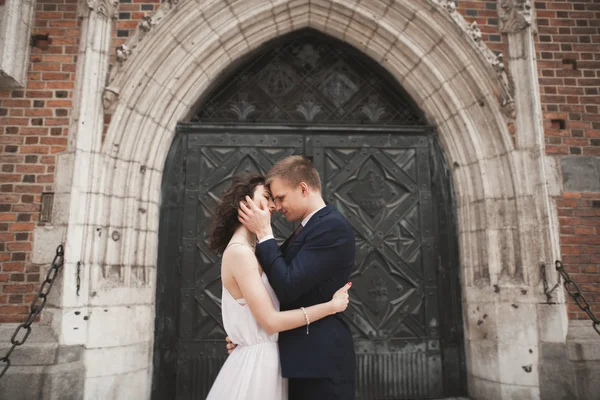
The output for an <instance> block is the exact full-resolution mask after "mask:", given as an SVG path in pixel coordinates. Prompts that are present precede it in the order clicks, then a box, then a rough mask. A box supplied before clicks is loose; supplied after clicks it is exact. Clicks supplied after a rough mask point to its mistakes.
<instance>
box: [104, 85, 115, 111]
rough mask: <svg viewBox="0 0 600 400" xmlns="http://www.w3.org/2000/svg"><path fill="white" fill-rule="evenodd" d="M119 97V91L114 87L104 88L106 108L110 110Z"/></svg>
mask: <svg viewBox="0 0 600 400" xmlns="http://www.w3.org/2000/svg"><path fill="white" fill-rule="evenodd" d="M118 98H119V91H118V90H117V89H115V88H112V87H107V88H105V89H104V93H103V95H102V104H103V105H104V109H105V110H108V109H110V108H111V107H112V105H113V104H115V101H117V99H118Z"/></svg>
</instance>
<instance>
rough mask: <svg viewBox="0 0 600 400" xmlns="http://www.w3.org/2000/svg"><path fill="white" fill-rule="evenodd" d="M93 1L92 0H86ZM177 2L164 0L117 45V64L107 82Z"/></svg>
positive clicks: (110, 80) (176, 0) (175, 0)
mask: <svg viewBox="0 0 600 400" xmlns="http://www.w3.org/2000/svg"><path fill="white" fill-rule="evenodd" d="M88 1H93V0H88ZM177 3H179V0H169V1H164V2H163V3H162V4H161V6H160V7H159V8H158V10H156V12H155V13H154V14H146V15H145V16H144V17H143V19H142V20H141V21H140V23H139V24H138V26H137V28H136V30H135V32H134V34H133V35H132V36H130V37H129V39H127V42H125V44H123V45H122V46H119V47H117V49H116V55H117V64H116V65H115V66H114V67H113V68H112V70H111V73H110V76H109V79H108V81H109V83H110V82H112V81H113V78H114V76H115V74H116V72H117V71H118V70H119V69H120V67H121V65H122V64H123V63H124V62H125V61H127V59H128V58H129V55H131V53H132V52H133V51H134V50H135V48H136V47H137V45H138V43H140V42H141V41H142V40H143V39H144V37H145V36H146V35H147V34H148V33H149V32H150V31H151V30H152V28H153V27H154V26H155V25H157V24H158V23H159V22H160V21H161V20H162V19H163V17H164V16H165V15H166V14H167V12H169V11H170V10H171V9H172V8H173V7H175V5H177Z"/></svg>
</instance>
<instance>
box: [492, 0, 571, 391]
mask: <svg viewBox="0 0 600 400" xmlns="http://www.w3.org/2000/svg"><path fill="white" fill-rule="evenodd" d="M498 16H499V28H500V32H501V33H502V34H504V35H505V38H506V40H507V45H508V56H507V60H508V67H509V71H510V75H511V77H512V79H511V85H512V89H513V93H514V101H515V112H516V117H515V118H516V121H515V124H516V142H515V144H516V146H515V147H516V152H515V157H517V160H518V161H519V162H520V163H522V165H523V166H524V168H523V170H524V171H531V174H530V175H529V176H524V177H522V178H521V179H524V180H525V181H527V182H526V183H527V185H524V186H523V187H527V188H528V189H527V192H526V193H522V194H521V196H522V204H523V205H526V204H530V205H535V207H536V208H537V209H538V212H537V214H538V216H537V220H531V221H525V222H526V223H527V224H531V228H533V229H534V230H537V231H538V235H539V238H538V241H537V244H538V245H539V249H528V250H526V252H528V253H529V254H528V255H527V256H526V257H525V259H526V260H527V262H528V263H529V264H530V266H531V268H530V273H529V282H531V287H532V289H533V290H534V291H536V293H534V295H533V298H534V299H535V298H537V299H538V300H537V301H536V310H535V311H536V313H537V325H538V328H537V333H538V335H537V343H536V345H537V347H538V351H539V354H540V357H539V368H538V375H539V388H540V397H541V398H543V399H544V398H546V399H555V398H556V399H558V398H571V397H572V396H573V393H572V391H571V390H572V377H571V376H570V375H569V373H570V372H565V369H564V368H563V367H562V366H561V364H563V366H564V364H565V363H567V361H568V360H567V357H566V347H565V340H566V336H567V327H568V320H567V308H566V305H565V298H564V292H563V290H562V287H559V288H558V289H557V290H555V291H554V292H553V298H552V302H551V303H554V304H547V302H546V301H544V300H540V299H542V297H540V295H541V294H543V288H542V284H541V274H540V273H539V270H536V268H535V266H536V264H538V265H539V264H541V263H544V264H545V265H546V274H547V276H548V280H549V281H550V284H551V286H552V285H553V284H554V283H556V282H557V279H558V276H557V273H556V271H555V269H554V261H555V260H557V259H559V258H560V241H559V229H558V218H557V214H556V211H555V208H554V201H553V199H552V197H554V196H558V195H560V185H559V183H558V176H557V166H556V163H555V160H554V159H553V158H551V157H548V156H546V147H545V140H544V139H545V133H544V126H543V116H542V105H541V99H540V88H539V80H538V72H537V60H536V52H535V42H534V37H535V35H536V33H537V32H536V23H535V18H536V17H535V9H534V5H533V2H532V1H531V0H500V1H499V2H498ZM531 228H530V229H531ZM526 229H527V228H526ZM504 339H505V340H508V341H510V340H513V339H511V337H507V338H504ZM499 340H500V341H502V340H503V339H502V338H499ZM532 344H533V343H532Z"/></svg>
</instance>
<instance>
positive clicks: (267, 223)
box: [238, 196, 273, 240]
mask: <svg viewBox="0 0 600 400" xmlns="http://www.w3.org/2000/svg"><path fill="white" fill-rule="evenodd" d="M259 205H260V207H259V206H258V205H256V203H254V201H252V199H251V198H250V197H249V196H246V203H244V202H243V201H242V202H240V209H239V211H238V219H239V221H240V222H241V223H242V224H243V225H244V226H245V227H246V228H248V229H249V230H250V231H251V232H253V233H254V234H256V237H257V238H258V240H260V239H262V238H264V237H265V236H268V235H272V234H273V230H272V229H271V211H270V210H269V207H268V204H267V202H266V201H261V202H260V204H259Z"/></svg>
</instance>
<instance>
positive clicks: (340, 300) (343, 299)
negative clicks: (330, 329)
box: [331, 282, 352, 314]
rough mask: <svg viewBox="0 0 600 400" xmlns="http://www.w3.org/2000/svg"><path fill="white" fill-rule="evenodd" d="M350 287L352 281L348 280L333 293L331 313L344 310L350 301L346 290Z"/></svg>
mask: <svg viewBox="0 0 600 400" xmlns="http://www.w3.org/2000/svg"><path fill="white" fill-rule="evenodd" d="M350 287H352V282H348V283H346V284H345V285H344V287H342V288H341V289H339V290H338V291H337V292H335V293H334V294H333V298H332V299H331V304H332V306H333V310H334V311H333V313H334V314H335V313H339V312H343V311H344V310H346V307H348V303H349V302H350V296H349V295H348V290H350Z"/></svg>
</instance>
